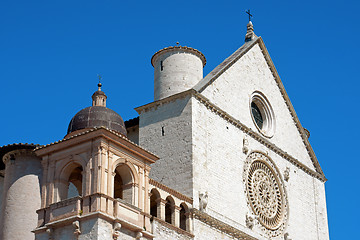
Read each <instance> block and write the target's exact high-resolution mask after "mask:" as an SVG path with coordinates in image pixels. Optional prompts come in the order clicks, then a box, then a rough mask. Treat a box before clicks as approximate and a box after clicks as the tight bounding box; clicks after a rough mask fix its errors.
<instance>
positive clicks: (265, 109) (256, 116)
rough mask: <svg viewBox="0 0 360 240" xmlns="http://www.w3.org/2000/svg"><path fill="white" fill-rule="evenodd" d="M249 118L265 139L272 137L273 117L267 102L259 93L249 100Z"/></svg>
mask: <svg viewBox="0 0 360 240" xmlns="http://www.w3.org/2000/svg"><path fill="white" fill-rule="evenodd" d="M250 110H251V118H252V120H253V121H254V124H255V126H256V128H257V129H258V130H259V132H260V133H261V134H262V135H264V136H265V137H272V136H273V135H274V131H275V117H274V112H273V110H272V108H271V105H270V103H269V101H268V100H267V99H266V97H265V96H264V95H263V94H262V93H260V92H254V93H253V94H252V96H251V98H250Z"/></svg>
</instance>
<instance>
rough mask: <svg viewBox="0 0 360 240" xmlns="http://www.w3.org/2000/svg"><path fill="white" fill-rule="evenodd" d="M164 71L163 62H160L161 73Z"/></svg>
mask: <svg viewBox="0 0 360 240" xmlns="http://www.w3.org/2000/svg"><path fill="white" fill-rule="evenodd" d="M162 70H164V66H163V61H160V71H162Z"/></svg>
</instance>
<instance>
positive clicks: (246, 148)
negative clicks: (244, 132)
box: [242, 137, 249, 154]
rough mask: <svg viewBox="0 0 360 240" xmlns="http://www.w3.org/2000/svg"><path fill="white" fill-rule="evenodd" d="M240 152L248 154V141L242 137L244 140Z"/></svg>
mask: <svg viewBox="0 0 360 240" xmlns="http://www.w3.org/2000/svg"><path fill="white" fill-rule="evenodd" d="M242 151H243V153H244V154H247V153H248V152H249V140H248V139H247V138H246V137H244V139H243V148H242Z"/></svg>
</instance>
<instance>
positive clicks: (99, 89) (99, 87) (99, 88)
mask: <svg viewBox="0 0 360 240" xmlns="http://www.w3.org/2000/svg"><path fill="white" fill-rule="evenodd" d="M97 76H98V78H99V83H98V91H101V86H102V84H101V79H102V77H101V75H100V74H98V75H97Z"/></svg>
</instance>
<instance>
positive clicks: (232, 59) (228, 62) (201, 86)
mask: <svg viewBox="0 0 360 240" xmlns="http://www.w3.org/2000/svg"><path fill="white" fill-rule="evenodd" d="M256 44H259V47H260V48H261V50H262V53H263V55H264V57H265V59H266V63H267V64H268V66H269V68H270V70H271V72H272V74H273V76H274V79H275V81H276V84H277V86H278V88H279V90H280V92H281V95H282V96H283V99H284V101H285V103H286V106H287V108H288V110H289V111H290V114H291V116H292V119H293V121H294V123H295V126H296V128H297V129H298V131H299V133H300V136H301V139H302V141H303V143H304V145H305V148H306V150H307V152H308V154H309V156H310V158H311V161H312V163H313V165H314V167H315V169H316V171H317V172H318V173H319V174H321V175H322V176H324V179H326V178H325V175H324V172H323V171H322V169H321V167H320V164H319V161H318V160H317V157H316V155H315V153H314V150H313V149H312V147H311V145H310V142H309V140H308V137H307V135H306V132H305V130H304V128H303V127H302V125H301V123H300V120H299V118H298V116H297V114H296V112H295V109H294V107H293V105H292V104H291V101H290V98H289V96H288V94H287V93H286V90H285V87H284V85H283V84H282V81H281V79H280V76H279V74H278V72H277V71H276V68H275V66H274V63H273V61H272V60H271V58H270V55H269V52H268V51H267V49H266V47H265V44H264V41H263V40H262V38H261V37H254V38H253V39H252V40H250V41H248V42H245V44H244V45H242V46H241V47H240V48H239V49H238V50H236V51H235V52H234V53H233V54H231V55H230V56H229V57H228V58H226V59H225V60H224V61H223V62H222V63H221V64H220V65H218V66H217V67H216V68H214V70H212V71H211V72H210V73H209V74H208V75H206V76H205V77H204V78H203V79H202V80H201V81H200V82H199V83H198V84H196V85H195V86H194V87H193V89H194V90H196V91H197V92H199V93H201V92H203V91H204V90H205V89H206V87H207V86H209V85H211V84H212V83H213V82H214V81H215V80H216V79H217V78H218V77H219V76H221V75H222V74H223V73H224V72H225V71H226V70H227V69H229V68H230V67H231V66H232V65H233V64H234V63H236V62H237V61H238V60H239V59H240V58H241V57H242V56H244V55H245V54H246V53H247V52H248V51H249V50H250V49H251V48H252V47H253V46H254V45H256Z"/></svg>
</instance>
